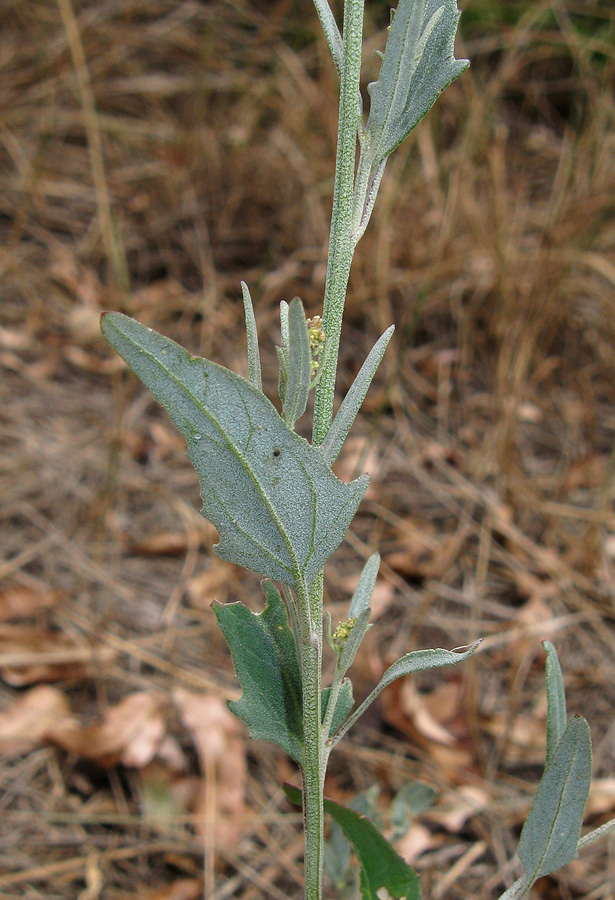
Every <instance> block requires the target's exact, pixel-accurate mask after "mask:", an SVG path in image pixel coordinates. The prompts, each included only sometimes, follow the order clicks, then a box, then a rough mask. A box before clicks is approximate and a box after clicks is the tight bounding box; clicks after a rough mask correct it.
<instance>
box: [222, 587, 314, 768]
mask: <svg viewBox="0 0 615 900" xmlns="http://www.w3.org/2000/svg"><path fill="white" fill-rule="evenodd" d="M263 590H264V591H265V596H266V598H267V603H266V606H265V609H264V610H263V612H262V613H258V614H257V613H253V612H251V610H249V609H248V608H247V606H244V605H243V603H227V604H224V605H223V604H221V603H218V602H217V601H216V602H214V604H213V610H214V612H215V614H216V618H217V620H218V625H219V626H220V628H221V630H222V633H223V634H224V637H225V639H226V642H227V644H228V645H229V649H230V651H231V656H232V658H233V665H234V666H235V671H236V673H237V678H238V679H239V683H240V685H241V687H242V688H243V695H242V696H241V698H240V699H239V700H229V703H228V707H229V709H230V710H231V712H232V713H234V714H235V715H236V716H237V718H239V719H241V720H242V721H243V722H245V723H246V724H247V725H248V727H249V729H250V735H251V736H252V737H253V738H256V739H261V740H267V741H273V743H274V744H277V745H278V746H279V747H282V749H283V750H286V752H287V753H288V754H289V755H290V756H292V758H293V759H294V760H295V761H296V762H298V763H299V764H300V763H301V758H302V747H303V738H302V735H303V726H302V719H301V716H302V708H303V702H302V689H301V672H300V670H299V662H298V660H297V651H296V648H295V640H294V637H293V634H292V631H291V630H290V628H289V625H288V616H287V613H286V607H285V606H284V601H283V600H282V598H281V596H280V594H279V592H278V590H277V588H276V587H275V585H273V584H272V583H271V582H270V581H266V582H264V584H263Z"/></svg>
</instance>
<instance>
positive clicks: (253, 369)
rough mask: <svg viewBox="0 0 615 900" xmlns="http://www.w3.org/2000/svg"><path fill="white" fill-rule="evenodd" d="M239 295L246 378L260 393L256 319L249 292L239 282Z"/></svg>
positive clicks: (259, 360)
mask: <svg viewBox="0 0 615 900" xmlns="http://www.w3.org/2000/svg"><path fill="white" fill-rule="evenodd" d="M241 293H242V295H243V311H244V315H245V319H246V335H247V338H248V378H249V380H250V384H251V385H252V386H253V387H255V388H256V389H257V390H259V391H262V389H263V379H262V376H261V357H260V352H259V349H258V331H257V330H256V318H255V316H254V306H253V305H252V297H251V296H250V291H249V288H248V285H247V284H246V283H245V281H242V282H241Z"/></svg>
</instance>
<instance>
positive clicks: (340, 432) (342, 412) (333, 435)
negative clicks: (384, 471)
mask: <svg viewBox="0 0 615 900" xmlns="http://www.w3.org/2000/svg"><path fill="white" fill-rule="evenodd" d="M394 331H395V326H394V325H391V326H390V327H389V328H387V330H386V331H385V332H384V334H382V335H381V336H380V337H379V338H378V340H377V341H376V343H375V344H374V346H373V347H372V349H371V350H370V351H369V353H368V355H367V358H366V360H365V362H364V363H363V365H362V366H361V368H360V369H359V373H358V375H357V377H356V378H355V380H354V381H353V382H352V384H351V386H350V389H349V391H348V393H347V394H346V396H345V397H344V399H343V400H342V402H341V404H340V407H339V409H338V411H337V413H336V414H335V418H334V419H333V421H332V422H331V426H330V428H329V431H328V432H327V435H326V437H325V439H324V441H323V442H322V444H321V450H322V452H323V454H324V456H325V459H326V460H327V462H328V463H329V465H330V464H331V463H332V462H334V461H335V460H336V459H337V457H338V454H339V452H340V450H341V449H342V446H343V444H344V441H345V440H346V438H347V437H348V432H349V431H350V429H351V427H352V423H353V422H354V420H355V419H356V417H357V413H358V412H359V410H360V409H361V405H362V403H363V401H364V400H365V397H366V395H367V392H368V390H369V386H370V384H371V383H372V379H373V377H374V375H375V374H376V370H377V368H378V366H379V365H380V361H381V360H382V357H383V356H384V351H385V350H386V348H387V345H388V343H389V341H390V340H391V335H392V334H393V332H394Z"/></svg>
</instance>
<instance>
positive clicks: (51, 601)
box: [0, 584, 62, 622]
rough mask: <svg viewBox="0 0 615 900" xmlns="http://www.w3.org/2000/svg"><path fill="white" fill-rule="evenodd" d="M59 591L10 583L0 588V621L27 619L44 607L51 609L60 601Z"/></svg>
mask: <svg viewBox="0 0 615 900" xmlns="http://www.w3.org/2000/svg"><path fill="white" fill-rule="evenodd" d="M61 596H62V595H61V593H60V592H59V591H48V590H42V589H41V590H34V588H30V587H26V585H23V584H11V585H7V586H6V587H3V588H2V589H0V622H9V621H11V620H15V619H29V618H31V617H32V616H34V615H36V613H38V612H41V610H44V609H52V608H53V607H54V606H57V604H58V603H59V602H60V599H61Z"/></svg>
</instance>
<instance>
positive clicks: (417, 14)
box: [367, 0, 469, 167]
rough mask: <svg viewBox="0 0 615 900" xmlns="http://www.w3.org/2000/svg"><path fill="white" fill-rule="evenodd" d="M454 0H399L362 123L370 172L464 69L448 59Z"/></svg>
mask: <svg viewBox="0 0 615 900" xmlns="http://www.w3.org/2000/svg"><path fill="white" fill-rule="evenodd" d="M458 21H459V10H458V9H457V3H456V0H399V4H398V6H397V10H396V12H395V16H394V17H393V21H392V23H391V27H390V30H389V36H388V38H387V43H386V47H385V51H384V57H383V60H382V66H381V68H380V76H379V78H378V81H377V82H374V83H372V84H371V85H369V88H368V89H369V92H370V96H371V108H370V114H369V119H368V122H367V134H368V138H369V141H370V147H371V154H372V158H373V166H374V167H376V166H377V165H379V164H380V163H381V162H382V160H383V159H385V158H386V157H387V156H388V155H389V154H390V153H392V151H393V150H394V149H395V148H396V147H397V146H398V145H399V144H401V142H402V141H403V140H404V138H405V137H406V136H407V135H408V134H409V133H410V131H412V129H413V128H414V127H415V126H416V125H417V124H418V123H419V122H420V120H421V119H422V118H423V116H425V115H426V113H428V112H429V110H430V109H431V107H432V106H433V104H434V103H435V102H436V100H437V98H438V95H439V94H440V93H441V92H442V91H443V90H444V89H445V88H446V87H448V85H449V84H450V83H451V82H452V81H454V80H455V78H457V77H458V76H459V75H461V73H462V72H464V71H465V69H467V67H468V65H469V63H468V61H467V60H465V59H464V60H457V59H455V55H454V44H455V32H456V30H457V23H458Z"/></svg>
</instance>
